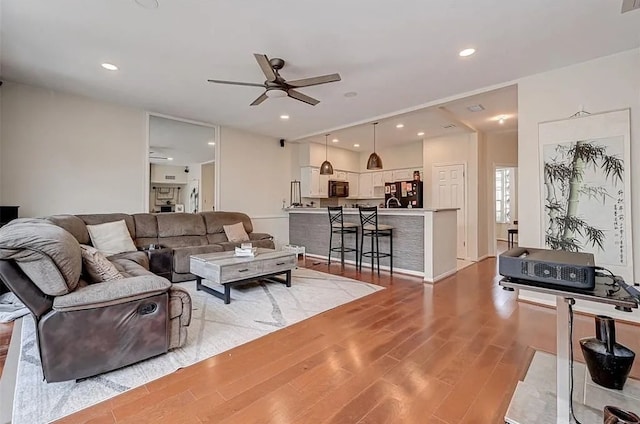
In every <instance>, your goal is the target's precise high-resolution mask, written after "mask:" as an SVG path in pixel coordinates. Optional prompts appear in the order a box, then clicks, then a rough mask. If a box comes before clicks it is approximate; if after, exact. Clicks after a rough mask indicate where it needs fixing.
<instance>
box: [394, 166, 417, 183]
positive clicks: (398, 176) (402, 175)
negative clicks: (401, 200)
mask: <svg viewBox="0 0 640 424" xmlns="http://www.w3.org/2000/svg"><path fill="white" fill-rule="evenodd" d="M410 180H413V170H411V169H396V170H395V171H393V181H410Z"/></svg>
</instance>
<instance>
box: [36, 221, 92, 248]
mask: <svg viewBox="0 0 640 424" xmlns="http://www.w3.org/2000/svg"><path fill="white" fill-rule="evenodd" d="M47 220H48V221H49V222H52V223H54V224H56V225H57V226H59V227H62V228H64V229H65V230H67V231H68V232H70V233H71V235H73V236H74V237H75V238H76V240H78V243H80V244H89V242H90V241H91V239H90V238H89V232H88V231H87V224H85V223H84V221H83V220H81V219H80V218H78V217H77V216H75V215H53V216H49V217H47Z"/></svg>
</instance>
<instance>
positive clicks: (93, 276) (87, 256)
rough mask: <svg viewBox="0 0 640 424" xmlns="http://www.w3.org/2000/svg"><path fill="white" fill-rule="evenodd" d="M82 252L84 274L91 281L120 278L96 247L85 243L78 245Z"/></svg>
mask: <svg viewBox="0 0 640 424" xmlns="http://www.w3.org/2000/svg"><path fill="white" fill-rule="evenodd" d="M80 247H81V252H82V265H83V268H84V270H85V271H86V275H87V276H88V277H89V280H90V281H91V282H93V283H100V282H103V281H113V280H121V279H123V278H124V277H123V276H122V275H120V272H119V271H118V269H117V268H116V267H115V265H113V264H112V263H111V262H110V261H109V259H107V257H106V256H104V255H103V254H102V253H101V252H100V251H99V250H98V249H96V248H95V247H92V246H87V245H85V244H83V245H80Z"/></svg>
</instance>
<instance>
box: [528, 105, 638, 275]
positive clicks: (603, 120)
mask: <svg viewBox="0 0 640 424" xmlns="http://www.w3.org/2000/svg"><path fill="white" fill-rule="evenodd" d="M629 117H630V113H629V109H624V110H618V111H613V112H605V113H599V114H593V115H584V116H579V117H575V118H570V119H564V120H561V121H553V122H544V123H540V124H539V128H538V129H539V133H538V134H539V144H540V159H541V160H540V167H541V169H540V175H541V191H540V193H541V214H542V217H541V218H542V219H541V223H542V226H543V228H542V231H541V235H542V246H544V247H546V248H550V249H558V250H568V251H573V252H590V253H593V254H594V257H595V261H596V265H598V266H603V267H605V268H608V269H610V270H611V271H612V272H614V273H616V274H620V275H622V276H623V277H624V278H625V279H627V280H629V279H631V278H633V249H632V238H631V190H630V179H631V172H630V161H629V158H630V157H631V156H630V139H631V138H630V124H629V122H630V118H629Z"/></svg>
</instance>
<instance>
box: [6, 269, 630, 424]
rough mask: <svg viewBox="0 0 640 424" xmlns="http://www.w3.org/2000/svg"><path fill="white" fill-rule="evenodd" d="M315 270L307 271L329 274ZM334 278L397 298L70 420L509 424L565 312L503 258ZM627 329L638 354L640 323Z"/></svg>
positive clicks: (365, 304) (339, 312)
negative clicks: (448, 269)
mask: <svg viewBox="0 0 640 424" xmlns="http://www.w3.org/2000/svg"><path fill="white" fill-rule="evenodd" d="M313 263H314V261H312V260H307V261H306V263H305V264H304V265H305V266H307V267H309V268H313V269H317V270H320V271H327V266H326V265H315V266H314V265H313ZM301 265H302V263H301ZM330 272H331V273H334V274H341V275H345V276H347V277H351V278H358V279H360V280H363V281H368V282H372V283H375V284H380V285H382V286H384V287H386V288H387V290H382V291H380V292H377V293H375V294H372V295H370V296H368V297H366V298H364V299H361V300H358V301H356V302H352V303H349V304H347V305H344V306H342V307H339V308H336V309H334V310H332V311H328V312H326V313H324V314H321V315H319V316H316V317H313V318H311V319H308V320H306V321H303V322H301V323H298V324H296V325H293V326H290V327H287V328H285V329H282V330H280V331H277V332H275V333H272V334H270V335H268V336H265V337H263V338H261V339H258V340H256V341H254V342H251V343H248V344H245V345H243V346H239V347H237V348H235V349H233V350H231V351H228V352H225V353H222V354H220V355H218V356H216V357H213V358H210V359H208V360H206V361H203V362H201V363H199V364H196V365H194V366H191V367H188V368H186V369H183V370H180V371H177V372H175V373H174V374H172V375H169V376H167V377H164V378H162V379H159V380H156V381H153V382H151V383H149V384H147V385H145V386H143V387H140V388H137V389H134V390H132V391H130V392H127V393H125V394H122V395H120V396H118V397H115V398H113V399H111V400H108V401H105V402H103V403H101V404H98V405H96V406H94V407H92V408H89V409H86V410H84V411H81V412H79V413H77V414H75V415H72V416H70V417H67V418H66V419H63V420H61V421H60V422H64V423H84V422H90V423H94V424H97V423H141V422H153V423H199V422H209V423H301V424H302V423H304V424H309V423H325V422H326V423H345V424H351V423H375V424H379V423H387V422H389V423H391V422H395V423H440V424H442V423H448V424H455V423H474V424H484V423H499V422H503V421H502V417H503V416H504V413H505V411H506V408H507V406H508V403H509V400H510V398H511V395H512V392H513V390H514V388H515V385H516V382H517V380H518V379H519V378H521V377H522V376H523V374H524V372H525V371H526V368H527V366H528V364H529V361H530V359H531V357H532V355H533V353H534V350H535V349H540V350H544V351H547V352H552V353H553V352H554V351H555V311H554V310H553V309H549V308H544V307H540V306H535V305H530V304H526V303H518V302H516V301H515V295H514V293H513V292H506V291H503V290H502V289H501V288H500V287H498V286H497V284H496V282H497V280H496V279H495V278H494V277H495V274H496V261H495V259H488V260H485V261H483V262H480V263H478V264H475V265H472V266H470V267H467V268H465V269H463V270H462V271H460V272H458V273H457V274H456V275H455V276H452V277H450V278H448V279H447V280H445V281H443V282H441V283H439V284H437V285H436V286H430V285H425V284H423V283H422V282H421V280H420V279H419V278H413V277H407V276H401V275H399V274H396V275H394V276H393V277H390V276H389V275H388V274H386V273H385V274H383V275H382V277H380V278H378V277H377V276H375V275H372V274H371V273H370V271H368V270H367V271H363V273H362V274H359V273H356V272H355V270H354V268H353V267H349V266H348V267H345V268H344V270H342V269H341V268H340V266H339V265H333V264H332V267H331V269H330ZM220 307H221V308H224V305H223V304H222V303H221V304H220ZM2 328H5V327H0V331H2ZM617 330H618V338H619V341H620V342H621V343H622V344H625V345H627V346H629V347H630V348H632V349H633V350H635V351H636V352H639V351H640V337H639V336H640V327H637V326H632V325H628V324H623V323H619V324H618V328H617ZM593 334H594V330H593V318H591V317H585V316H578V317H577V319H576V326H575V340H576V341H577V340H578V339H579V338H581V337H586V336H592V335H593ZM4 340H5V339H3V338H2V337H1V336H0V342H1V341H4ZM576 354H577V356H578V359H581V356H580V349H579V348H578V347H577V343H576ZM1 362H3V361H2V359H1V358H0V363H1ZM638 362H640V361H636V366H635V367H634V369H633V371H632V375H633V376H634V377H636V378H638V377H640V365H638Z"/></svg>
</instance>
